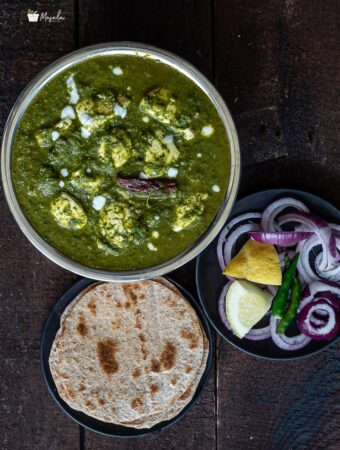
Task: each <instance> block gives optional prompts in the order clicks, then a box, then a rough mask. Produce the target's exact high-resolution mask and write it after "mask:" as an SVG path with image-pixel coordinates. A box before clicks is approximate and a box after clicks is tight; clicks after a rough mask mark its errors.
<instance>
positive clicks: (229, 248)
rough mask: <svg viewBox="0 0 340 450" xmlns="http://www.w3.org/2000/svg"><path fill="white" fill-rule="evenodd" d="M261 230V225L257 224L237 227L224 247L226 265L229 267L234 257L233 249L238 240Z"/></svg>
mask: <svg viewBox="0 0 340 450" xmlns="http://www.w3.org/2000/svg"><path fill="white" fill-rule="evenodd" d="M259 229H260V225H259V224H257V223H246V224H244V225H240V226H239V227H237V228H236V229H235V230H234V231H233V232H232V233H231V234H230V235H229V236H228V239H227V241H226V243H225V245H224V250H223V257H224V262H225V265H226V266H227V265H228V264H229V263H230V261H231V259H232V257H233V249H234V246H235V244H236V242H237V241H238V239H239V238H240V237H241V236H242V235H243V234H246V233H248V232H249V231H257V230H259Z"/></svg>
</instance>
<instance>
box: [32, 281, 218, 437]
mask: <svg viewBox="0 0 340 450" xmlns="http://www.w3.org/2000/svg"><path fill="white" fill-rule="evenodd" d="M168 280H169V281H171V282H172V283H173V284H174V285H176V287H177V288H178V289H179V290H180V292H181V293H182V294H183V295H184V297H185V298H186V299H188V301H189V302H190V304H191V305H192V306H193V308H194V309H195V311H196V313H197V315H198V317H199V319H200V321H201V323H202V326H203V328H204V331H205V333H206V335H207V338H208V340H209V356H208V360H207V365H206V368H205V371H204V373H203V375H202V378H201V381H200V382H199V384H198V387H197V389H196V392H195V395H194V397H193V398H192V400H191V401H190V402H189V403H188V404H187V405H186V407H185V408H183V409H182V411H181V412H180V413H179V414H178V415H177V416H176V417H174V418H173V419H170V420H167V421H163V422H160V423H158V424H156V425H155V426H153V427H152V428H143V429H136V428H129V427H123V426H119V425H114V424H110V423H106V422H102V421H101V420H97V419H94V418H93V417H90V416H88V415H86V414H84V413H82V412H80V411H76V410H74V409H72V408H71V407H70V406H69V405H68V404H67V403H65V402H64V400H62V398H61V397H60V396H59V394H58V391H57V389H56V387H55V384H54V381H53V378H52V375H51V371H50V367H49V363H48V359H49V356H50V351H51V348H52V344H53V341H54V338H55V336H56V334H57V332H58V330H59V326H60V316H61V314H62V313H63V311H64V309H65V308H66V306H67V305H68V304H69V303H70V302H71V301H72V300H73V299H74V298H75V297H76V296H77V295H78V294H79V293H80V292H81V291H82V290H83V289H84V288H86V287H87V286H89V285H90V284H92V283H94V282H95V281H94V280H89V279H86V278H83V279H81V280H80V281H78V282H77V283H76V284H74V285H73V286H72V287H71V288H70V289H69V290H68V291H67V292H66V293H65V294H64V295H63V296H62V297H61V298H60V299H59V300H58V301H57V303H56V304H55V305H54V307H53V309H52V311H51V313H50V315H49V317H48V319H47V321H46V323H45V326H44V329H43V332H42V337H41V347H40V358H41V367H42V372H43V376H44V379H45V381H46V384H47V387H48V389H49V391H50V393H51V395H52V397H53V398H54V400H55V401H56V403H57V404H58V405H59V406H60V408H61V409H62V410H63V411H64V412H65V413H66V414H67V415H68V416H69V417H70V418H71V419H73V420H74V421H75V422H77V423H79V424H80V425H82V426H84V427H86V428H88V429H89V430H92V431H95V432H97V433H101V434H105V435H108V436H113V437H120V438H133V437H140V436H146V435H148V434H151V433H153V432H155V431H160V430H164V429H165V428H167V427H169V426H171V425H173V424H174V423H176V422H177V421H178V420H180V419H181V418H182V417H183V416H184V415H185V414H186V413H187V412H188V411H189V410H190V409H191V407H192V406H193V405H194V403H195V402H196V401H197V399H198V397H199V395H200V393H201V391H202V388H203V386H204V384H205V382H206V381H207V379H208V376H209V374H210V371H211V368H212V363H213V353H214V346H213V339H212V335H211V331H210V327H209V324H208V321H207V319H206V318H205V316H204V314H203V312H202V309H201V308H200V306H199V304H198V302H197V301H196V300H195V299H194V298H193V296H192V295H191V294H190V293H189V292H188V291H187V290H186V289H184V288H183V287H182V286H180V285H179V284H178V283H176V282H175V281H173V280H171V279H170V278H168Z"/></svg>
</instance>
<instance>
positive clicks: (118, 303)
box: [116, 300, 122, 308]
mask: <svg viewBox="0 0 340 450" xmlns="http://www.w3.org/2000/svg"><path fill="white" fill-rule="evenodd" d="M116 306H117V308H121V307H122V304H121V302H120V301H119V300H116Z"/></svg>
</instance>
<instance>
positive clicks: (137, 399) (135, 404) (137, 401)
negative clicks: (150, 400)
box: [131, 397, 143, 409]
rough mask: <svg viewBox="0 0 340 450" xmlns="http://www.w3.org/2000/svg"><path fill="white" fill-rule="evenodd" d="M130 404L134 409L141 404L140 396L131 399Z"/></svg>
mask: <svg viewBox="0 0 340 450" xmlns="http://www.w3.org/2000/svg"><path fill="white" fill-rule="evenodd" d="M131 406H132V408H134V409H136V408H138V407H139V406H143V400H142V399H141V398H139V397H135V398H134V399H132V401H131Z"/></svg>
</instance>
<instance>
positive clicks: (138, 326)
mask: <svg viewBox="0 0 340 450" xmlns="http://www.w3.org/2000/svg"><path fill="white" fill-rule="evenodd" d="M135 328H137V329H138V330H141V329H142V324H141V321H140V320H139V318H138V316H137V317H136V320H135Z"/></svg>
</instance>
